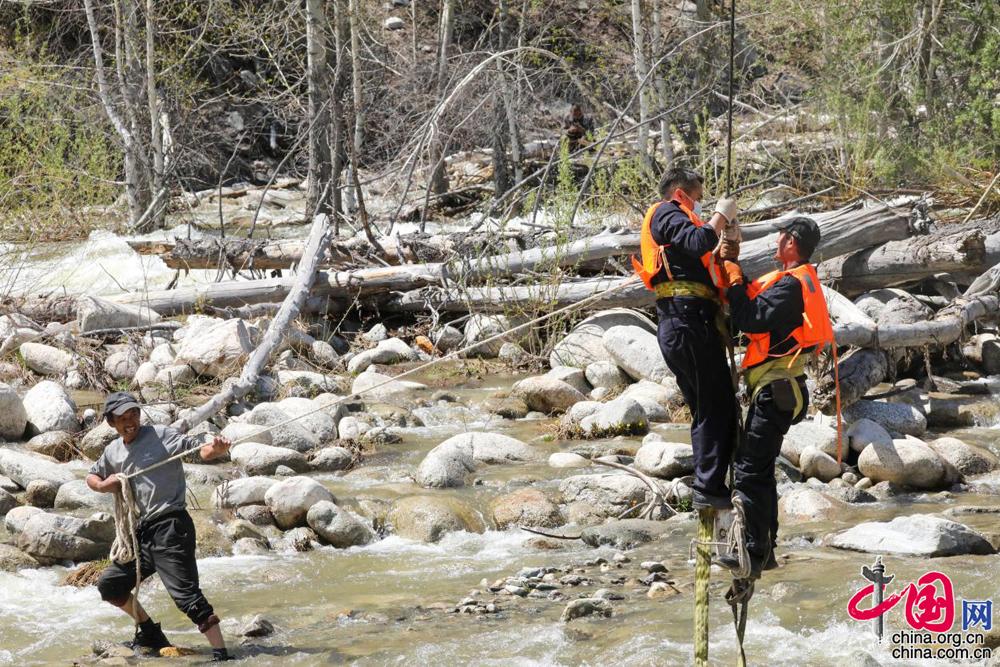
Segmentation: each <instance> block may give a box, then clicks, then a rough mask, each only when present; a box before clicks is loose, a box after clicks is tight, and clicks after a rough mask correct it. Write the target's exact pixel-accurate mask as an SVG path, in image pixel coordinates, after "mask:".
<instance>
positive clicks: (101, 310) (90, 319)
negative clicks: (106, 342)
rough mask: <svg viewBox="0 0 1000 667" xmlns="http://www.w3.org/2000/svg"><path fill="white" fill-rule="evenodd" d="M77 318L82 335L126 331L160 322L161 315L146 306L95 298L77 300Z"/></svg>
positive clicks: (88, 297) (84, 297)
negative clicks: (106, 330) (96, 332)
mask: <svg viewBox="0 0 1000 667" xmlns="http://www.w3.org/2000/svg"><path fill="white" fill-rule="evenodd" d="M76 317H77V319H78V320H79V321H80V332H81V333H88V332H90V331H98V330H100V329H126V328H129V327H138V326H143V325H146V324H156V323H157V322H159V321H160V315H159V314H158V313H156V312H155V311H153V310H150V309H149V308H146V307H145V306H129V305H125V304H121V303H114V302H113V301H108V300H107V299H101V298H98V297H95V296H83V297H80V298H79V299H77V301H76Z"/></svg>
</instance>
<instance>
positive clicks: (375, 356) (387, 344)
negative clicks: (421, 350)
mask: <svg viewBox="0 0 1000 667" xmlns="http://www.w3.org/2000/svg"><path fill="white" fill-rule="evenodd" d="M416 359H417V353H416V352H414V351H413V350H412V349H410V346H409V345H407V344H406V343H404V342H403V341H401V340H400V339H398V338H387V339H385V340H383V341H382V342H380V343H379V344H378V345H376V346H375V347H374V348H372V349H371V350H363V351H362V352H358V353H357V354H356V355H354V357H352V358H351V360H350V361H349V362H347V371H348V372H349V373H360V372H362V371H364V370H365V369H367V368H368V367H369V366H371V365H372V364H398V363H400V362H402V361H415V360H416Z"/></svg>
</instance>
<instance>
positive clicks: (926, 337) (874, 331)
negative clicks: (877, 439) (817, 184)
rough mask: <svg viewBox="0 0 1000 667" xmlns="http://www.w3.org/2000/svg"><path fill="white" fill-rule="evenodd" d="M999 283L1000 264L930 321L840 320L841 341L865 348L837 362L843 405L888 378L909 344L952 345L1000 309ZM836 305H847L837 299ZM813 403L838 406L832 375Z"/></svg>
mask: <svg viewBox="0 0 1000 667" xmlns="http://www.w3.org/2000/svg"><path fill="white" fill-rule="evenodd" d="M998 285H1000V264H998V265H997V266H994V267H993V268H991V269H990V270H989V271H987V272H986V273H984V274H983V275H981V276H980V277H979V278H978V279H977V280H976V281H975V282H974V283H973V284H972V286H970V287H969V289H968V290H966V292H965V293H964V294H963V295H962V296H961V297H959V298H957V299H955V300H954V301H953V302H952V304H951V305H949V306H947V307H946V308H943V309H941V310H940V311H938V313H937V314H936V315H935V316H934V317H933V318H932V319H930V320H925V321H919V322H910V323H906V322H903V323H894V324H881V325H879V324H876V323H874V322H871V324H870V325H868V324H865V323H864V322H863V321H859V320H857V319H856V320H855V321H853V322H852V323H851V325H850V327H849V332H848V331H846V330H845V329H842V328H841V326H840V325H839V324H838V326H836V327H835V328H834V333H835V335H836V337H837V342H838V343H839V344H846V343H847V342H848V341H849V344H851V345H857V346H860V347H862V348H863V349H860V350H857V351H855V352H854V353H852V354H850V355H849V356H847V357H845V358H844V359H842V360H841V361H840V364H839V365H838V369H839V375H840V393H841V404H842V406H848V405H850V404H851V403H854V402H855V401H857V400H859V399H860V398H862V397H863V396H864V395H865V394H867V393H868V392H869V391H871V389H873V388H874V387H875V386H876V385H878V384H879V383H880V382H882V381H884V380H885V378H886V377H887V376H888V374H889V371H890V370H891V369H892V368H894V367H895V364H896V362H897V361H898V360H899V358H900V357H901V356H902V353H901V351H902V350H903V349H904V348H913V347H923V346H925V345H929V346H934V347H942V346H945V345H948V344H949V343H953V342H955V341H956V340H958V339H959V338H961V336H962V334H963V332H964V331H965V328H966V327H967V326H968V325H970V324H972V323H973V322H975V321H977V320H980V319H983V318H987V317H996V316H997V315H998V314H1000V295H998V294H997V287H998ZM837 307H838V308H840V307H843V306H842V304H838V306H837ZM842 331H844V333H842ZM813 403H814V404H815V405H816V407H817V408H818V409H819V410H820V411H822V412H824V413H826V414H831V413H832V412H833V411H834V410H835V409H836V405H835V386H834V381H833V375H832V374H829V375H827V376H824V377H823V378H822V379H821V381H820V383H819V385H818V386H817V388H816V391H815V392H814V393H813Z"/></svg>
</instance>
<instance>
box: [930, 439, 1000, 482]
mask: <svg viewBox="0 0 1000 667" xmlns="http://www.w3.org/2000/svg"><path fill="white" fill-rule="evenodd" d="M927 445H928V446H929V447H930V448H931V449H933V450H934V451H935V452H936V453H937V455H938V456H939V457H941V459H943V460H944V461H945V463H947V464H948V465H950V466H952V467H953V468H954V469H955V470H956V471H958V473H959V474H961V475H962V476H966V477H968V476H972V475H982V474H985V473H988V472H992V471H994V470H996V469H997V468H998V467H1000V461H998V460H997V456H996V455H995V454H994V453H993V452H991V451H989V450H988V449H983V448H982V447H974V446H972V445H969V444H966V443H964V442H962V441H961V440H959V439H958V438H938V439H937V440H931V441H930V442H929V443H927Z"/></svg>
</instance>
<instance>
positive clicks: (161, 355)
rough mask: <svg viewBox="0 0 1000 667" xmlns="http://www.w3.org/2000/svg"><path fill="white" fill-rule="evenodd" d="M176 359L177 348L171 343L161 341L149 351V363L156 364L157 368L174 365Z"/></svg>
mask: <svg viewBox="0 0 1000 667" xmlns="http://www.w3.org/2000/svg"><path fill="white" fill-rule="evenodd" d="M176 359H177V350H176V348H174V346H173V345H172V344H171V343H161V344H159V345H157V346H156V347H154V348H153V350H152V352H150V353H149V363H151V364H153V365H155V366H156V368H157V370H159V369H161V368H166V367H167V366H173V365H174V364H175V363H176V361H175V360H176Z"/></svg>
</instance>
